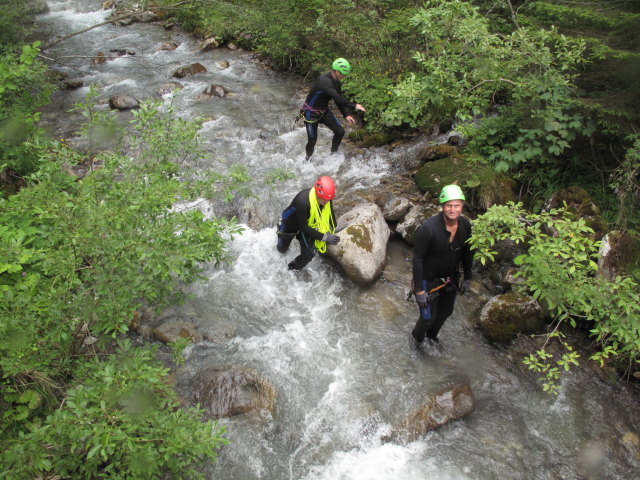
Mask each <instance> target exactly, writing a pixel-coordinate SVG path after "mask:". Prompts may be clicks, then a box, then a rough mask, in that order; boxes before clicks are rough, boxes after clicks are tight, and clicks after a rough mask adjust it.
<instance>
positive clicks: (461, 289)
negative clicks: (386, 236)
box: [458, 280, 471, 295]
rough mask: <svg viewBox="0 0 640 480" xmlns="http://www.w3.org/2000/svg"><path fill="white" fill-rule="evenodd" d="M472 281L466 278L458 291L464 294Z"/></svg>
mask: <svg viewBox="0 0 640 480" xmlns="http://www.w3.org/2000/svg"><path fill="white" fill-rule="evenodd" d="M470 283H471V280H464V281H463V282H462V283H461V284H460V288H458V292H459V293H460V295H464V294H465V293H466V291H467V288H469V284H470Z"/></svg>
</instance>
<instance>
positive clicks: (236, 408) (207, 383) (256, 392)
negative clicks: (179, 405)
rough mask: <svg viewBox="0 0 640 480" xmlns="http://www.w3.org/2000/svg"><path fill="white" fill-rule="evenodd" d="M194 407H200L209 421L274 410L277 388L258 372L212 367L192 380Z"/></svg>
mask: <svg viewBox="0 0 640 480" xmlns="http://www.w3.org/2000/svg"><path fill="white" fill-rule="evenodd" d="M188 398H189V401H190V402H191V403H192V404H194V405H195V404H200V406H201V407H202V408H203V409H204V411H205V416H206V418H208V419H218V418H223V417H231V416H234V415H242V414H244V413H249V412H259V411H268V412H271V413H273V412H274V410H275V398H276V395H275V388H274V387H273V385H272V384H271V383H270V382H268V381H267V380H266V379H264V378H263V377H262V376H260V375H259V374H258V373H257V372H254V371H251V370H246V369H241V368H217V367H209V368H205V369H203V370H201V371H199V372H198V373H197V374H196V375H195V377H194V378H192V379H191V381H190V387H189V392H188Z"/></svg>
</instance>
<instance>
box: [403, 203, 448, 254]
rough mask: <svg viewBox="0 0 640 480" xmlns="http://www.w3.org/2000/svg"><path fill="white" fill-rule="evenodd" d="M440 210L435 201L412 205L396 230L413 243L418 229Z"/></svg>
mask: <svg viewBox="0 0 640 480" xmlns="http://www.w3.org/2000/svg"><path fill="white" fill-rule="evenodd" d="M438 210H439V207H438V206H437V205H435V204H433V203H421V204H418V205H414V206H412V207H411V208H410V209H409V211H408V212H407V214H406V215H405V216H404V217H403V218H402V220H401V221H400V222H398V225H396V232H397V233H399V234H400V235H401V236H402V238H404V239H405V240H406V241H407V242H408V243H410V244H411V245H413V241H414V238H415V236H416V233H417V231H418V229H419V228H420V227H421V226H422V224H423V223H424V222H425V221H426V220H427V219H428V218H430V217H432V216H433V215H435V214H436V213H438Z"/></svg>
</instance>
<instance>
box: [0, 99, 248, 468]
mask: <svg viewBox="0 0 640 480" xmlns="http://www.w3.org/2000/svg"><path fill="white" fill-rule="evenodd" d="M87 118H88V119H89V122H91V121H95V120H97V119H98V117H96V116H95V115H87ZM102 120H104V119H101V120H100V121H102ZM85 131H86V132H87V133H90V132H95V130H94V129H92V128H87V129H86V130H85ZM131 131H132V132H133V133H134V134H135V139H133V140H126V141H124V142H123V145H126V146H127V155H124V154H121V153H117V151H116V152H110V153H103V154H98V155H96V156H95V157H91V158H90V159H84V158H82V157H81V156H80V155H79V154H78V153H77V152H74V151H73V150H71V149H70V148H69V147H68V146H66V145H64V144H63V143H61V142H49V143H47V142H44V141H32V142H30V143H29V145H28V149H27V150H28V151H30V152H31V153H32V154H33V155H34V156H35V160H34V164H36V165H40V167H39V169H38V170H37V171H36V172H34V173H32V174H31V175H30V176H28V177H27V182H28V184H27V186H26V187H24V188H22V189H21V190H20V191H19V192H18V193H17V194H14V195H11V196H9V197H8V198H6V199H0V225H1V227H0V252H2V253H1V254H0V295H1V296H2V302H0V352H1V355H0V376H1V378H2V381H1V383H0V412H1V414H2V418H3V422H2V426H1V431H0V433H1V434H2V437H0V438H1V440H0V446H1V447H2V449H3V451H6V452H10V455H7V456H3V459H2V462H3V463H2V464H0V465H1V468H0V470H2V471H3V472H5V473H4V476H5V478H34V477H36V476H38V475H45V474H47V475H49V474H53V473H55V474H57V475H68V476H71V477H73V478H95V476H97V475H105V476H109V477H110V478H159V476H160V475H162V474H164V473H167V472H172V473H173V475H174V478H194V475H195V473H194V471H193V470H192V469H191V468H190V467H187V466H186V465H187V464H189V465H191V464H192V463H193V462H199V461H201V460H203V459H206V458H209V459H213V458H215V449H216V448H218V447H219V445H220V444H221V441H222V440H221V439H220V432H219V431H218V430H216V429H214V430H212V426H211V425H207V424H200V423H199V420H198V419H199V415H200V413H199V412H198V411H196V410H189V411H183V410H178V409H177V402H176V400H175V396H174V395H173V394H172V393H171V392H170V389H168V388H167V387H165V386H163V384H161V379H162V377H164V376H165V375H166V370H165V369H163V368H160V367H158V366H157V365H155V364H154V363H153V361H152V355H151V353H150V352H147V351H145V350H136V349H133V348H130V347H129V346H128V345H127V344H121V345H120V353H119V354H118V355H117V356H115V357H113V358H110V357H108V356H107V357H102V355H103V353H105V352H107V351H108V344H106V343H105V341H104V339H103V337H105V336H106V338H109V337H114V338H116V337H119V336H120V334H123V333H126V332H127V331H128V328H129V324H130V323H131V321H132V319H133V317H134V313H135V312H136V311H137V310H139V309H140V308H141V307H143V306H152V307H162V306H165V305H167V304H169V303H171V302H176V301H179V299H180V293H179V287H180V286H181V285H183V284H184V283H186V282H191V281H194V280H196V279H198V278H199V275H200V272H201V271H202V268H203V264H204V262H210V261H214V262H221V261H225V260H226V259H227V256H226V250H225V244H226V241H227V240H228V239H229V238H231V237H232V236H233V235H234V234H235V233H237V232H239V231H240V227H238V226H237V225H236V224H235V221H234V220H233V219H232V220H223V219H217V218H205V217H204V215H203V214H202V213H201V212H200V211H198V210H196V209H189V208H177V205H180V204H181V203H182V204H186V203H188V202H192V201H193V200H195V199H197V198H201V197H202V196H203V195H204V196H206V195H212V194H213V192H216V191H218V192H222V195H224V196H226V197H231V196H232V195H233V194H234V192H237V191H238V190H239V188H240V187H241V186H242V184H243V182H244V181H245V180H246V173H245V172H244V171H243V170H238V169H231V170H230V171H229V172H227V173H226V174H223V173H213V174H202V173H200V172H199V171H198V170H197V169H193V168H191V167H195V166H197V165H196V163H197V162H196V161H197V159H199V158H201V157H200V155H202V152H201V151H200V150H199V148H198V138H197V125H195V124H193V123H191V122H185V121H184V120H182V119H180V118H177V117H176V116H175V115H174V114H173V111H172V109H171V107H169V108H167V109H163V108H160V106H159V105H158V104H154V103H151V104H143V106H142V107H141V109H140V110H139V111H138V113H137V114H136V115H135V116H134V120H133V124H132V125H131ZM131 152H134V153H135V156H131ZM88 163H91V165H87V164H88ZM78 166H83V167H87V166H89V167H90V168H89V171H88V173H87V174H86V175H85V176H84V177H83V178H78V177H76V176H75V175H72V174H71V173H70V171H71V170H72V169H73V168H76V167H78ZM96 355H98V356H99V357H100V358H102V360H100V361H98V360H97V358H94V357H96ZM151 393H152V394H153V395H152V403H151V404H150V406H149V408H148V409H143V410H142V411H138V410H139V409H138V410H136V408H134V407H137V406H140V405H142V406H144V405H145V404H144V402H146V401H147V399H148V398H151V397H150V395H151ZM137 401H140V402H143V403H140V405H138V404H136V403H135V402H137ZM149 401H150V402H151V400H149ZM196 442H197V444H196ZM0 477H1V475H0Z"/></svg>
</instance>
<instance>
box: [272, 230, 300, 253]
mask: <svg viewBox="0 0 640 480" xmlns="http://www.w3.org/2000/svg"><path fill="white" fill-rule="evenodd" d="M295 236H296V234H295V232H294V233H289V232H286V231H285V228H284V225H283V224H282V223H281V224H280V225H278V244H277V245H276V248H277V249H278V251H279V252H280V253H285V252H286V251H287V250H289V245H291V242H292V241H293V239H294V238H295Z"/></svg>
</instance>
